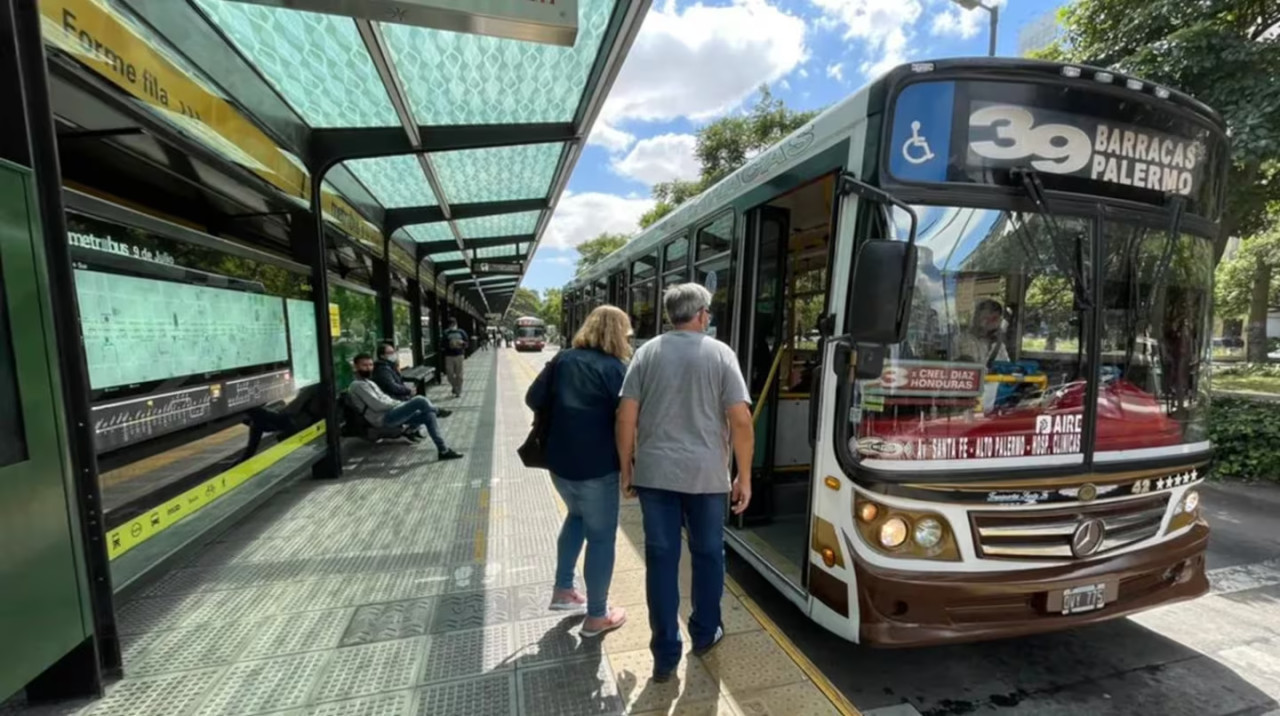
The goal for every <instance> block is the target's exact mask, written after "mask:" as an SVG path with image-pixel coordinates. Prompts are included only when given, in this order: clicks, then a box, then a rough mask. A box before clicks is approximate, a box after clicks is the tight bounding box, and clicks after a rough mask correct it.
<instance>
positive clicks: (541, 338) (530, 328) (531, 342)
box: [516, 316, 547, 352]
mask: <svg viewBox="0 0 1280 716" xmlns="http://www.w3.org/2000/svg"><path fill="white" fill-rule="evenodd" d="M546 346H547V324H545V323H543V321H542V319H541V318H533V317H532V316H526V317H524V318H517V319H516V350H517V351H539V352H541V351H542V349H543V348H545V347H546Z"/></svg>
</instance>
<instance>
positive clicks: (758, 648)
mask: <svg viewBox="0 0 1280 716" xmlns="http://www.w3.org/2000/svg"><path fill="white" fill-rule="evenodd" d="M703 662H704V663H705V664H706V665H707V669H708V670H709V671H710V672H711V675H712V676H714V677H715V678H716V679H718V680H719V681H720V682H721V683H723V684H724V686H723V688H724V689H725V690H726V691H729V692H732V693H734V694H738V693H742V692H746V691H754V690H757V689H766V688H770V687H773V686H784V685H787V684H793V683H796V682H799V681H803V680H804V678H805V677H804V672H802V671H800V668H799V667H797V666H796V664H795V662H794V661H792V660H791V657H789V656H787V653H786V652H784V651H783V650H782V647H780V646H778V644H777V642H775V641H774V640H773V638H772V637H771V636H769V635H768V634H767V633H765V632H763V631H757V632H749V633H746V634H731V635H729V636H726V637H725V638H724V642H723V643H722V644H721V645H720V646H718V647H716V650H715V651H713V652H711V653H710V654H708V655H707V656H706V657H704V658H703Z"/></svg>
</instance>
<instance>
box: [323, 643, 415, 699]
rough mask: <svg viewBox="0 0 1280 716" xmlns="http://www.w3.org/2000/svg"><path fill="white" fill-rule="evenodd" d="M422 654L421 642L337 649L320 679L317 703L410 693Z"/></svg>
mask: <svg viewBox="0 0 1280 716" xmlns="http://www.w3.org/2000/svg"><path fill="white" fill-rule="evenodd" d="M422 652H423V642H422V640H421V639H402V640H400V641H387V642H381V643H378V644H366V645H364V646H350V647H346V648H344V649H338V650H337V651H335V652H334V653H333V658H332V659H330V660H329V664H328V666H326V667H325V670H324V673H323V675H322V676H321V677H320V686H319V688H318V689H317V690H316V694H315V700H316V701H333V700H337V699H347V698H351V697H353V696H364V695H366V694H376V693H379V692H382V691H396V690H399V689H407V688H409V687H410V686H413V685H414V684H415V683H417V676H418V668H419V663H420V662H421V660H422Z"/></svg>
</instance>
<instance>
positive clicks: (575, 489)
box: [551, 472, 621, 618]
mask: <svg viewBox="0 0 1280 716" xmlns="http://www.w3.org/2000/svg"><path fill="white" fill-rule="evenodd" d="M551 481H552V483H553V484H555V486H556V492H559V493H560V499H562V500H564V504H565V506H566V507H567V508H568V514H567V515H565V518H564V526H563V527H561V528H560V541H559V543H558V544H557V545H556V547H557V548H556V555H557V558H556V589H573V570H574V567H575V566H576V565H577V562H578V554H580V553H581V552H582V543H583V541H584V540H585V541H586V543H587V559H586V562H585V564H584V569H583V578H584V580H585V581H586V583H587V616H592V617H599V618H604V617H607V616H609V583H610V582H612V581H613V557H614V543H615V542H616V541H617V536H618V502H619V500H621V495H620V493H619V491H618V473H616V472H615V473H612V474H610V475H605V476H604V477H596V478H592V479H590V480H566V479H564V478H562V477H556V476H555V475H552V476H551Z"/></svg>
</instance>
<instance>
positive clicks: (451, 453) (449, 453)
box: [440, 448, 462, 460]
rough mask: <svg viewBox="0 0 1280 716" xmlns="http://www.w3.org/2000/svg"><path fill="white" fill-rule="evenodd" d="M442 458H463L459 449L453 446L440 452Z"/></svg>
mask: <svg viewBox="0 0 1280 716" xmlns="http://www.w3.org/2000/svg"><path fill="white" fill-rule="evenodd" d="M440 459H441V460H461V459H462V453H460V452H458V451H457V450H454V449H453V448H448V449H446V450H445V451H444V452H442V453H440Z"/></svg>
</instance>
